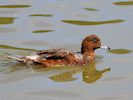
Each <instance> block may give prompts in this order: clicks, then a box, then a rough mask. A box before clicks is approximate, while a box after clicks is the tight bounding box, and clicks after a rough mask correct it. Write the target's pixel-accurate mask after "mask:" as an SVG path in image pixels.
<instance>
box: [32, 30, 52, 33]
mask: <svg viewBox="0 0 133 100" xmlns="http://www.w3.org/2000/svg"><path fill="white" fill-rule="evenodd" d="M52 31H54V30H35V31H32V33H46V32H52Z"/></svg>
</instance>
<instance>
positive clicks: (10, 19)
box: [0, 17, 16, 24]
mask: <svg viewBox="0 0 133 100" xmlns="http://www.w3.org/2000/svg"><path fill="white" fill-rule="evenodd" d="M15 19H16V18H15V17H0V24H12V23H13V22H14V20H15Z"/></svg>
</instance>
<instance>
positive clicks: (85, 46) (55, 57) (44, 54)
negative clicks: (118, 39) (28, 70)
mask: <svg viewBox="0 0 133 100" xmlns="http://www.w3.org/2000/svg"><path fill="white" fill-rule="evenodd" d="M98 48H105V49H108V50H109V49H110V48H109V47H107V46H101V40H100V38H99V37H98V36H96V35H89V36H87V37H85V38H84V40H83V42H82V45H81V52H78V53H74V52H70V51H69V50H66V49H62V48H60V49H50V50H40V51H37V52H36V54H34V55H30V56H24V57H12V56H8V58H11V59H15V60H17V61H18V62H20V63H23V64H27V65H41V66H43V67H54V66H65V65H87V64H89V62H90V61H92V60H94V58H95V53H94V51H95V50H96V49H98Z"/></svg>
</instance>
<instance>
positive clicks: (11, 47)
mask: <svg viewBox="0 0 133 100" xmlns="http://www.w3.org/2000/svg"><path fill="white" fill-rule="evenodd" d="M0 48H1V49H15V50H28V51H36V50H35V49H28V48H19V47H13V46H9V45H0Z"/></svg>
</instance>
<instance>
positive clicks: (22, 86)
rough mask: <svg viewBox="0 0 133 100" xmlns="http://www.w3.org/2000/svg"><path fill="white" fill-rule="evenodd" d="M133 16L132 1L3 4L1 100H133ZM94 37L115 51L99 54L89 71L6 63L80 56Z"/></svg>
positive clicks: (3, 0) (1, 0) (9, 0)
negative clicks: (40, 55)
mask: <svg viewBox="0 0 133 100" xmlns="http://www.w3.org/2000/svg"><path fill="white" fill-rule="evenodd" d="M132 10H133V1H132V0H130V1H128V2H126V1H125V2H121V1H120V0H110V1H109V0H100V1H97V0H71V1H69V0H45V1H44V0H28V1H24V0H0V100H24V99H25V100H44V99H47V100H57V99H58V100H67V99H70V100H73V99H77V100H88V99H91V100H132V98H133V96H132V94H133V91H132V90H133V88H132V82H133V67H132V65H133V53H132V50H133V46H132V44H131V43H132V39H133V35H132V32H133V28H132V26H133V23H132V22H133V20H132V18H133V14H132ZM89 34H96V35H98V36H99V37H101V39H102V43H103V44H104V45H107V46H109V47H110V48H112V50H111V51H110V52H106V51H103V50H97V51H96V54H97V57H96V58H97V62H96V63H93V64H90V65H89V66H85V67H84V68H82V67H76V68H75V67H71V66H70V67H63V68H52V69H50V68H47V69H37V68H34V67H32V66H30V67H27V66H24V65H21V64H17V63H16V62H15V61H12V60H9V59H7V58H6V57H5V56H6V55H7V53H11V54H13V55H29V54H31V53H33V52H34V51H35V50H41V49H50V48H67V49H69V50H72V51H79V50H80V44H81V41H82V40H83V38H84V37H85V36H87V35H89Z"/></svg>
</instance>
